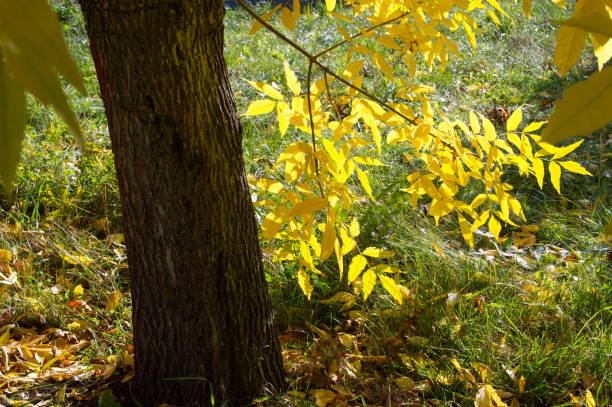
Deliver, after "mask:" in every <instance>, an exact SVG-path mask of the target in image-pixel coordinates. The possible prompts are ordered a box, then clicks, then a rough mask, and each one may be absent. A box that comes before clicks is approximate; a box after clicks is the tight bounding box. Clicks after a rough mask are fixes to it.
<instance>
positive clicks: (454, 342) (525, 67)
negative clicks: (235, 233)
mask: <svg viewBox="0 0 612 407" xmlns="http://www.w3.org/2000/svg"><path fill="white" fill-rule="evenodd" d="M534 3H536V4H534V8H535V10H534V13H533V14H534V17H533V19H532V20H527V19H526V18H525V17H524V16H523V15H522V14H521V12H520V10H519V8H518V7H511V6H510V3H507V6H508V7H507V8H508V10H509V14H510V16H511V17H512V20H510V19H503V20H502V23H503V25H502V26H501V27H499V28H496V27H495V26H494V24H493V23H492V22H490V21H487V22H486V23H485V27H484V30H483V37H482V38H480V39H479V41H478V44H479V45H478V48H477V51H476V52H472V51H471V50H470V48H469V45H468V43H467V41H466V40H464V39H463V38H461V37H458V38H457V41H458V43H459V48H460V50H461V52H462V53H463V55H464V58H463V59H461V60H454V61H452V62H451V63H450V64H449V66H448V68H447V70H446V71H445V72H443V73H439V72H427V71H425V70H423V71H422V73H421V76H420V80H421V81H422V82H423V83H425V84H429V85H432V86H434V87H435V88H436V90H437V93H436V95H435V98H436V100H437V101H438V102H439V104H440V105H441V106H443V108H444V110H445V111H446V112H447V114H448V115H449V116H451V117H453V116H454V117H457V116H458V117H460V118H465V117H466V115H467V112H468V111H469V110H470V109H477V110H479V111H483V112H484V111H487V110H489V109H492V108H495V106H498V107H501V108H505V109H508V110H509V111H512V110H513V109H515V108H516V107H518V106H520V105H523V106H524V110H525V112H526V115H527V116H528V117H529V118H530V119H532V120H541V119H545V118H546V117H548V116H549V115H550V113H551V111H552V104H551V102H552V101H554V100H556V99H558V98H559V97H560V95H561V93H562V90H563V89H564V88H565V87H566V86H567V85H568V84H570V83H572V82H575V81H577V80H581V79H583V78H584V77H585V75H586V74H588V73H589V72H591V71H592V70H593V69H594V68H593V60H592V58H591V56H590V55H591V53H590V50H588V49H587V50H585V53H584V57H583V60H582V62H581V63H580V64H579V66H578V67H577V68H574V69H573V70H572V71H571V72H570V73H569V74H568V76H567V77H565V78H563V79H561V78H559V77H558V76H557V75H556V74H555V71H554V67H553V65H552V62H551V60H552V48H553V44H554V35H555V31H556V27H555V25H554V24H552V23H551V22H550V21H549V20H550V19H558V18H560V17H562V16H563V12H562V11H560V10H559V9H557V8H555V7H554V6H550V5H548V2H534ZM54 4H55V7H56V9H57V11H58V14H59V15H60V18H61V19H62V22H63V23H64V28H65V31H66V34H67V39H68V41H69V45H70V48H71V51H72V52H73V54H74V55H75V57H76V59H77V62H78V63H79V65H80V67H81V69H82V71H83V74H84V77H85V79H86V83H87V86H88V90H89V95H90V96H89V97H86V98H83V97H79V96H78V95H77V94H76V93H74V92H73V91H71V90H69V96H70V99H71V102H72V105H73V106H74V108H75V110H76V112H77V114H78V115H79V117H80V119H81V122H82V124H83V128H84V131H85V134H86V139H87V141H88V144H89V147H90V149H91V150H92V154H90V155H86V156H84V155H82V154H81V153H80V151H79V150H78V149H77V148H76V147H75V146H74V144H73V142H72V139H71V137H70V136H69V135H68V134H67V130H66V127H65V126H64V125H63V124H62V123H61V122H60V121H59V120H58V119H57V118H56V117H55V115H54V114H53V112H50V111H48V110H44V109H43V108H42V107H41V106H40V104H38V103H37V102H36V101H34V100H31V101H30V102H29V105H28V112H29V120H30V121H29V123H30V126H29V128H28V134H27V143H26V146H25V150H24V155H23V160H22V164H21V167H20V169H19V172H18V176H17V185H16V198H15V200H14V201H9V200H7V199H0V206H1V209H0V249H3V250H4V251H2V252H0V266H1V267H2V268H1V269H0V270H1V271H2V273H3V275H4V276H7V280H5V283H3V284H2V285H0V293H1V294H0V295H1V297H0V318H1V319H0V326H1V327H0V343H1V344H2V345H7V344H9V343H14V342H15V341H24V340H26V339H27V338H38V339H37V341H38V342H35V343H31V344H30V345H28V346H30V347H31V348H32V349H34V348H36V349H38V350H37V352H39V353H36V352H34V353H35V354H34V355H30V356H28V355H27V354H26V355H24V354H23V352H22V354H20V355H15V356H14V358H15V359H11V360H10V361H9V362H10V363H11V367H12V368H11V369H10V370H2V369H1V368H0V370H2V372H3V375H4V376H3V380H2V381H0V392H4V393H0V394H1V396H0V397H2V398H3V400H4V401H0V404H4V403H5V404H8V403H9V402H10V401H13V402H17V401H21V400H29V402H30V403H31V404H32V405H36V403H39V402H45V401H47V400H49V401H50V403H49V404H47V405H78V404H79V403H81V402H83V401H84V400H87V399H92V398H94V399H95V398H96V397H97V396H98V394H99V393H100V391H102V390H103V388H100V385H101V384H102V383H104V377H106V379H109V380H111V381H112V380H115V381H116V380H120V379H123V378H129V376H130V372H131V363H132V362H131V361H132V359H131V354H132V352H133V349H132V348H131V346H130V341H131V326H130V324H131V322H130V294H129V278H128V273H127V264H126V257H125V247H124V245H123V242H122V236H121V214H120V212H121V211H120V202H119V197H118V190H117V186H116V179H115V174H114V167H113V162H112V153H111V151H110V141H109V138H108V132H107V128H106V125H105V118H104V111H103V107H102V103H101V101H100V99H99V98H98V96H97V95H98V89H97V83H96V78H95V71H94V68H93V64H92V61H91V59H90V57H89V54H88V47H87V41H86V37H85V35H84V27H83V21H82V17H81V16H80V14H79V13H78V8H76V7H75V4H74V2H71V1H59V0H57V1H55V2H54ZM266 9H267V6H265V5H263V6H258V11H260V12H263V11H264V10H266ZM272 21H275V20H274V18H273V19H272ZM485 21H486V20H485ZM251 24H252V21H251V19H250V18H249V17H248V16H247V15H246V13H244V12H243V11H240V10H237V9H228V11H227V16H226V44H227V49H226V58H227V61H228V66H229V71H230V76H231V79H232V81H233V82H232V83H233V87H234V90H235V95H236V100H237V102H238V108H239V111H240V112H241V113H242V112H244V111H245V110H246V106H247V105H248V103H249V102H250V101H252V100H254V99H256V98H258V96H257V94H256V92H255V91H254V90H253V88H252V87H251V86H250V85H248V84H247V83H246V82H245V81H244V79H245V78H246V79H250V80H262V81H266V82H268V83H272V82H276V83H278V84H282V83H283V82H284V78H283V71H282V59H283V58H284V59H285V60H287V61H288V62H289V63H290V64H291V66H292V67H293V68H294V70H296V73H297V74H298V77H300V79H304V78H305V74H306V63H305V60H303V59H302V58H300V57H299V55H298V54H297V53H295V52H293V51H291V50H287V48H286V47H285V46H284V45H283V44H282V43H281V42H280V41H278V40H277V39H276V38H275V37H274V36H273V35H271V34H269V33H266V32H264V31H263V30H262V31H260V33H258V34H257V35H256V36H250V37H249V36H247V35H246V32H248V30H249V28H250V26H251ZM295 38H299V39H300V40H301V41H302V43H304V44H306V45H307V47H309V49H321V48H322V47H325V46H327V45H330V44H331V43H332V42H334V41H335V40H337V39H338V38H340V37H339V36H338V34H337V33H336V32H335V28H334V25H333V24H332V21H331V20H329V18H328V17H326V16H325V15H323V14H322V12H321V10H320V9H319V8H317V7H313V8H312V9H310V11H309V13H307V14H306V16H304V17H303V18H302V19H301V20H300V22H299V25H298V28H297V30H296V34H295ZM341 58H342V55H341V53H338V54H337V55H334V56H331V57H330V58H328V61H327V62H328V63H329V65H330V66H333V67H336V66H340V64H341ZM366 69H367V67H366ZM394 69H395V70H396V72H402V70H403V69H404V68H403V67H402V66H401V65H399V64H398V65H396V66H394ZM366 87H367V88H368V89H370V90H372V91H375V92H376V93H377V94H378V95H379V96H381V97H385V98H393V97H394V94H395V92H396V89H395V87H394V85H393V84H392V83H390V82H388V81H386V80H385V79H383V78H380V77H377V76H376V75H374V76H373V77H372V78H371V81H370V82H369V83H368V84H367V85H366ZM243 124H244V146H245V158H246V162H247V169H248V171H249V172H250V173H262V172H264V171H265V169H266V167H267V166H268V163H270V162H274V161H275V159H276V157H277V156H278V154H279V153H280V152H281V151H282V148H283V147H284V146H286V145H287V144H289V143H290V142H292V141H295V140H296V139H302V138H304V137H305V135H304V134H300V133H299V132H297V131H292V130H290V131H289V132H288V134H287V135H286V136H284V137H281V136H280V134H279V133H278V130H277V125H276V123H275V122H274V121H273V120H272V119H271V118H268V117H265V116H258V117H256V118H245V119H244V120H243ZM610 133H611V129H610V128H609V127H608V128H606V129H604V130H602V131H599V132H596V133H595V134H593V135H592V136H590V137H588V138H587V139H586V141H585V143H584V144H583V147H581V148H580V150H578V151H577V152H576V153H575V154H574V156H573V157H572V159H573V160H575V161H579V162H581V163H583V164H584V165H585V167H586V168H587V169H588V170H589V171H590V172H591V173H592V174H593V176H592V177H583V176H571V175H570V176H567V175H564V177H563V179H562V191H563V192H564V195H563V196H559V195H558V194H557V193H556V192H554V190H553V189H552V187H547V188H545V190H544V191H543V192H542V191H540V190H539V188H538V187H537V184H536V183H535V180H534V179H533V178H531V179H530V180H527V181H522V180H521V179H519V178H518V176H516V179H514V180H513V181H515V182H514V184H515V185H519V187H518V191H517V194H518V195H519V196H520V197H521V200H522V201H523V202H525V203H526V204H527V206H526V216H527V219H528V222H529V223H531V224H535V225H538V226H539V230H538V231H537V232H534V234H535V237H536V239H537V240H536V241H537V244H536V245H534V246H530V247H527V248H524V247H518V248H517V247H516V246H514V245H512V233H513V231H512V230H508V231H507V234H508V235H509V239H508V240H507V241H506V242H505V243H504V244H502V245H500V246H497V245H495V244H493V243H492V242H491V241H490V240H489V239H488V238H487V237H484V236H483V237H480V238H479V239H477V250H470V249H468V248H467V247H466V246H465V244H464V243H463V242H462V241H461V239H460V236H459V234H458V232H457V230H456V225H455V224H454V223H453V222H451V221H448V222H441V223H440V226H439V227H437V226H435V224H434V223H433V222H432V220H431V219H430V218H428V217H426V216H424V215H423V214H422V212H420V211H412V210H411V209H410V205H409V203H408V204H407V201H409V199H407V198H406V197H405V196H404V195H403V193H402V192H400V191H399V188H400V187H405V181H404V179H405V176H406V175H407V174H408V173H409V172H410V168H408V167H407V165H406V164H405V163H404V162H403V160H402V152H401V151H398V149H397V148H391V147H388V146H387V147H385V148H384V149H383V154H382V157H381V160H382V161H384V162H386V163H389V164H391V166H390V167H388V168H386V169H384V170H380V171H378V172H376V173H375V176H374V177H373V179H372V186H373V189H374V191H375V192H374V194H375V197H376V201H375V202H368V203H363V204H361V205H360V206H359V207H358V209H357V214H358V216H359V217H360V219H361V223H362V228H363V230H362V234H361V239H362V241H361V242H360V243H361V244H364V245H367V243H368V242H371V243H374V244H377V245H383V246H386V247H388V248H390V249H393V250H394V251H395V252H396V253H397V255H398V256H397V259H398V260H397V265H398V266H400V267H401V268H402V270H404V271H405V273H404V275H403V277H402V280H403V281H402V282H403V284H404V285H405V286H406V287H407V288H408V289H409V293H406V301H405V305H403V306H401V307H398V306H397V305H395V304H394V303H393V301H392V300H390V298H389V297H388V295H387V294H385V293H384V292H383V291H382V290H378V289H375V292H374V294H373V295H372V296H371V297H370V299H369V300H368V301H367V302H365V303H364V302H362V301H361V300H358V299H357V298H355V297H351V295H350V293H349V294H344V295H343V296H342V295H341V297H342V298H339V297H336V298H339V301H336V302H334V301H326V300H327V299H329V298H330V297H332V296H333V295H334V294H337V293H338V292H340V293H342V292H343V291H341V290H340V287H339V286H338V285H337V284H335V283H333V282H325V281H320V283H319V285H317V287H316V289H315V293H314V294H313V301H312V302H308V301H307V300H306V298H305V297H304V296H303V295H302V294H301V290H300V288H299V287H298V285H297V282H296V279H295V276H294V275H293V268H292V267H291V265H278V264H269V265H268V269H267V270H268V278H269V282H270V287H271V291H272V295H273V299H274V303H275V305H276V308H277V310H278V314H279V317H280V318H279V319H280V320H281V328H282V336H281V341H282V343H283V348H284V356H285V365H286V370H287V372H288V379H289V388H290V391H289V392H288V393H286V394H282V395H279V396H277V397H273V398H270V399H265V400H260V401H259V402H258V403H259V404H260V405H290V404H294V405H314V404H316V405H319V406H321V405H323V406H324V405H360V406H361V405H384V406H390V405H394V406H395V405H397V406H399V405H404V406H408V405H435V406H471V405H473V403H474V401H473V400H474V397H475V395H476V393H477V391H478V389H479V388H480V387H481V386H482V383H483V381H484V382H486V383H488V384H491V385H492V386H493V387H495V388H496V389H498V390H501V391H505V392H507V393H508V396H509V398H508V400H507V401H508V404H510V400H512V398H516V399H517V401H518V402H520V405H524V406H561V405H580V404H579V403H586V401H585V400H584V399H583V398H582V397H584V395H585V394H586V391H587V390H588V391H589V392H590V394H592V396H593V397H594V399H595V401H596V403H597V405H598V406H604V405H608V404H610V403H612V389H611V384H610V383H611V378H610V372H611V371H612V363H611V362H610V360H612V309H611V308H610V304H612V281H611V280H612V275H611V267H610V259H609V258H608V257H607V256H608V252H607V250H609V246H606V245H604V244H603V243H602V242H601V230H602V224H603V223H604V222H605V221H606V220H607V219H609V218H610V216H611V215H612V205H611V204H612V202H611V201H610V194H609V188H610V187H611V185H612V184H611V182H610V177H611V176H612V172H611V170H610V168H611V166H610V159H611V158H610V157H611V156H612V155H611V153H612V148H611V145H612V137H611V135H610ZM328 267H332V266H328ZM11 271H13V272H15V273H16V274H15V275H16V277H17V278H16V281H13V280H9V279H8V276H9V275H10V274H11ZM449 294H450V295H449ZM6 332H9V333H8V334H5V333H6ZM3 334H5V335H3ZM7 335H8V336H7ZM24 346H25V345H24ZM49 346H55V347H56V348H60V349H68V350H70V352H67V353H66V354H65V355H64V357H63V358H60V359H58V360H55V361H52V362H50V361H51V360H52V359H51V357H50V356H49V355H50V354H48V349H49ZM71 346H72V348H70V347H71ZM80 347H82V348H80ZM44 349H47V353H45V352H44ZM41 355H42V356H41ZM45 355H47V356H45ZM11 357H13V356H11ZM37 357H38V358H39V359H40V358H41V357H42V358H43V359H42V364H41V362H40V360H39V359H37ZM9 362H6V363H9ZM48 362H49V363H50V364H49V365H48V366H47V363H48ZM2 363H5V361H4V359H3V362H2ZM41 366H42V368H41ZM45 366H46V368H45ZM62 369H63V370H62ZM466 372H469V373H466ZM40 377H43V378H45V379H48V380H41V379H40ZM472 379H473V380H472ZM96 389H97V390H96ZM573 396H575V398H573ZM572 402H575V404H572ZM343 403H344V404H343ZM410 403H414V404H410ZM426 403H428V404H426ZM16 405H18V404H16Z"/></svg>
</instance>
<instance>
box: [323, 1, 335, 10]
mask: <svg viewBox="0 0 612 407" xmlns="http://www.w3.org/2000/svg"><path fill="white" fill-rule="evenodd" d="M325 7H327V11H332V10H333V9H335V8H336V0H325Z"/></svg>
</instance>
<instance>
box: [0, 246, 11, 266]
mask: <svg viewBox="0 0 612 407" xmlns="http://www.w3.org/2000/svg"><path fill="white" fill-rule="evenodd" d="M12 258H13V256H12V255H11V252H9V251H8V250H4V249H0V263H10V262H11V260H12Z"/></svg>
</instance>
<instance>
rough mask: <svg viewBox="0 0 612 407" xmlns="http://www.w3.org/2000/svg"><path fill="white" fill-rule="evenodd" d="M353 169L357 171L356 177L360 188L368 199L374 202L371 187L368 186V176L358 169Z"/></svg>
mask: <svg viewBox="0 0 612 407" xmlns="http://www.w3.org/2000/svg"><path fill="white" fill-rule="evenodd" d="M355 169H356V170H357V177H358V178H359V182H360V183H361V186H362V187H363V189H364V190H365V192H366V193H367V194H368V196H369V197H370V199H372V200H374V197H373V196H372V187H371V186H370V181H369V180H368V174H367V173H366V172H365V171H362V170H360V169H359V168H355Z"/></svg>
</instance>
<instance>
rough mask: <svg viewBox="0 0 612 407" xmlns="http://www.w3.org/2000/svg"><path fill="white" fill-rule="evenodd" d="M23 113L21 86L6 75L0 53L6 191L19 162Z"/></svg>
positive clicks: (1, 171) (1, 167) (0, 168)
mask: <svg viewBox="0 0 612 407" xmlns="http://www.w3.org/2000/svg"><path fill="white" fill-rule="evenodd" d="M25 114H26V112H25V97H24V94H23V88H22V87H21V86H19V84H18V83H16V82H15V81H14V80H13V79H12V78H11V77H10V76H8V73H7V71H6V66H5V65H4V62H3V60H2V53H0V181H1V182H2V186H3V187H4V189H5V190H6V191H8V190H10V189H11V188H12V185H13V180H14V178H15V170H16V169H17V163H18V162H19V157H20V153H21V142H22V141H23V136H24V128H25V123H26V116H25Z"/></svg>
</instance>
